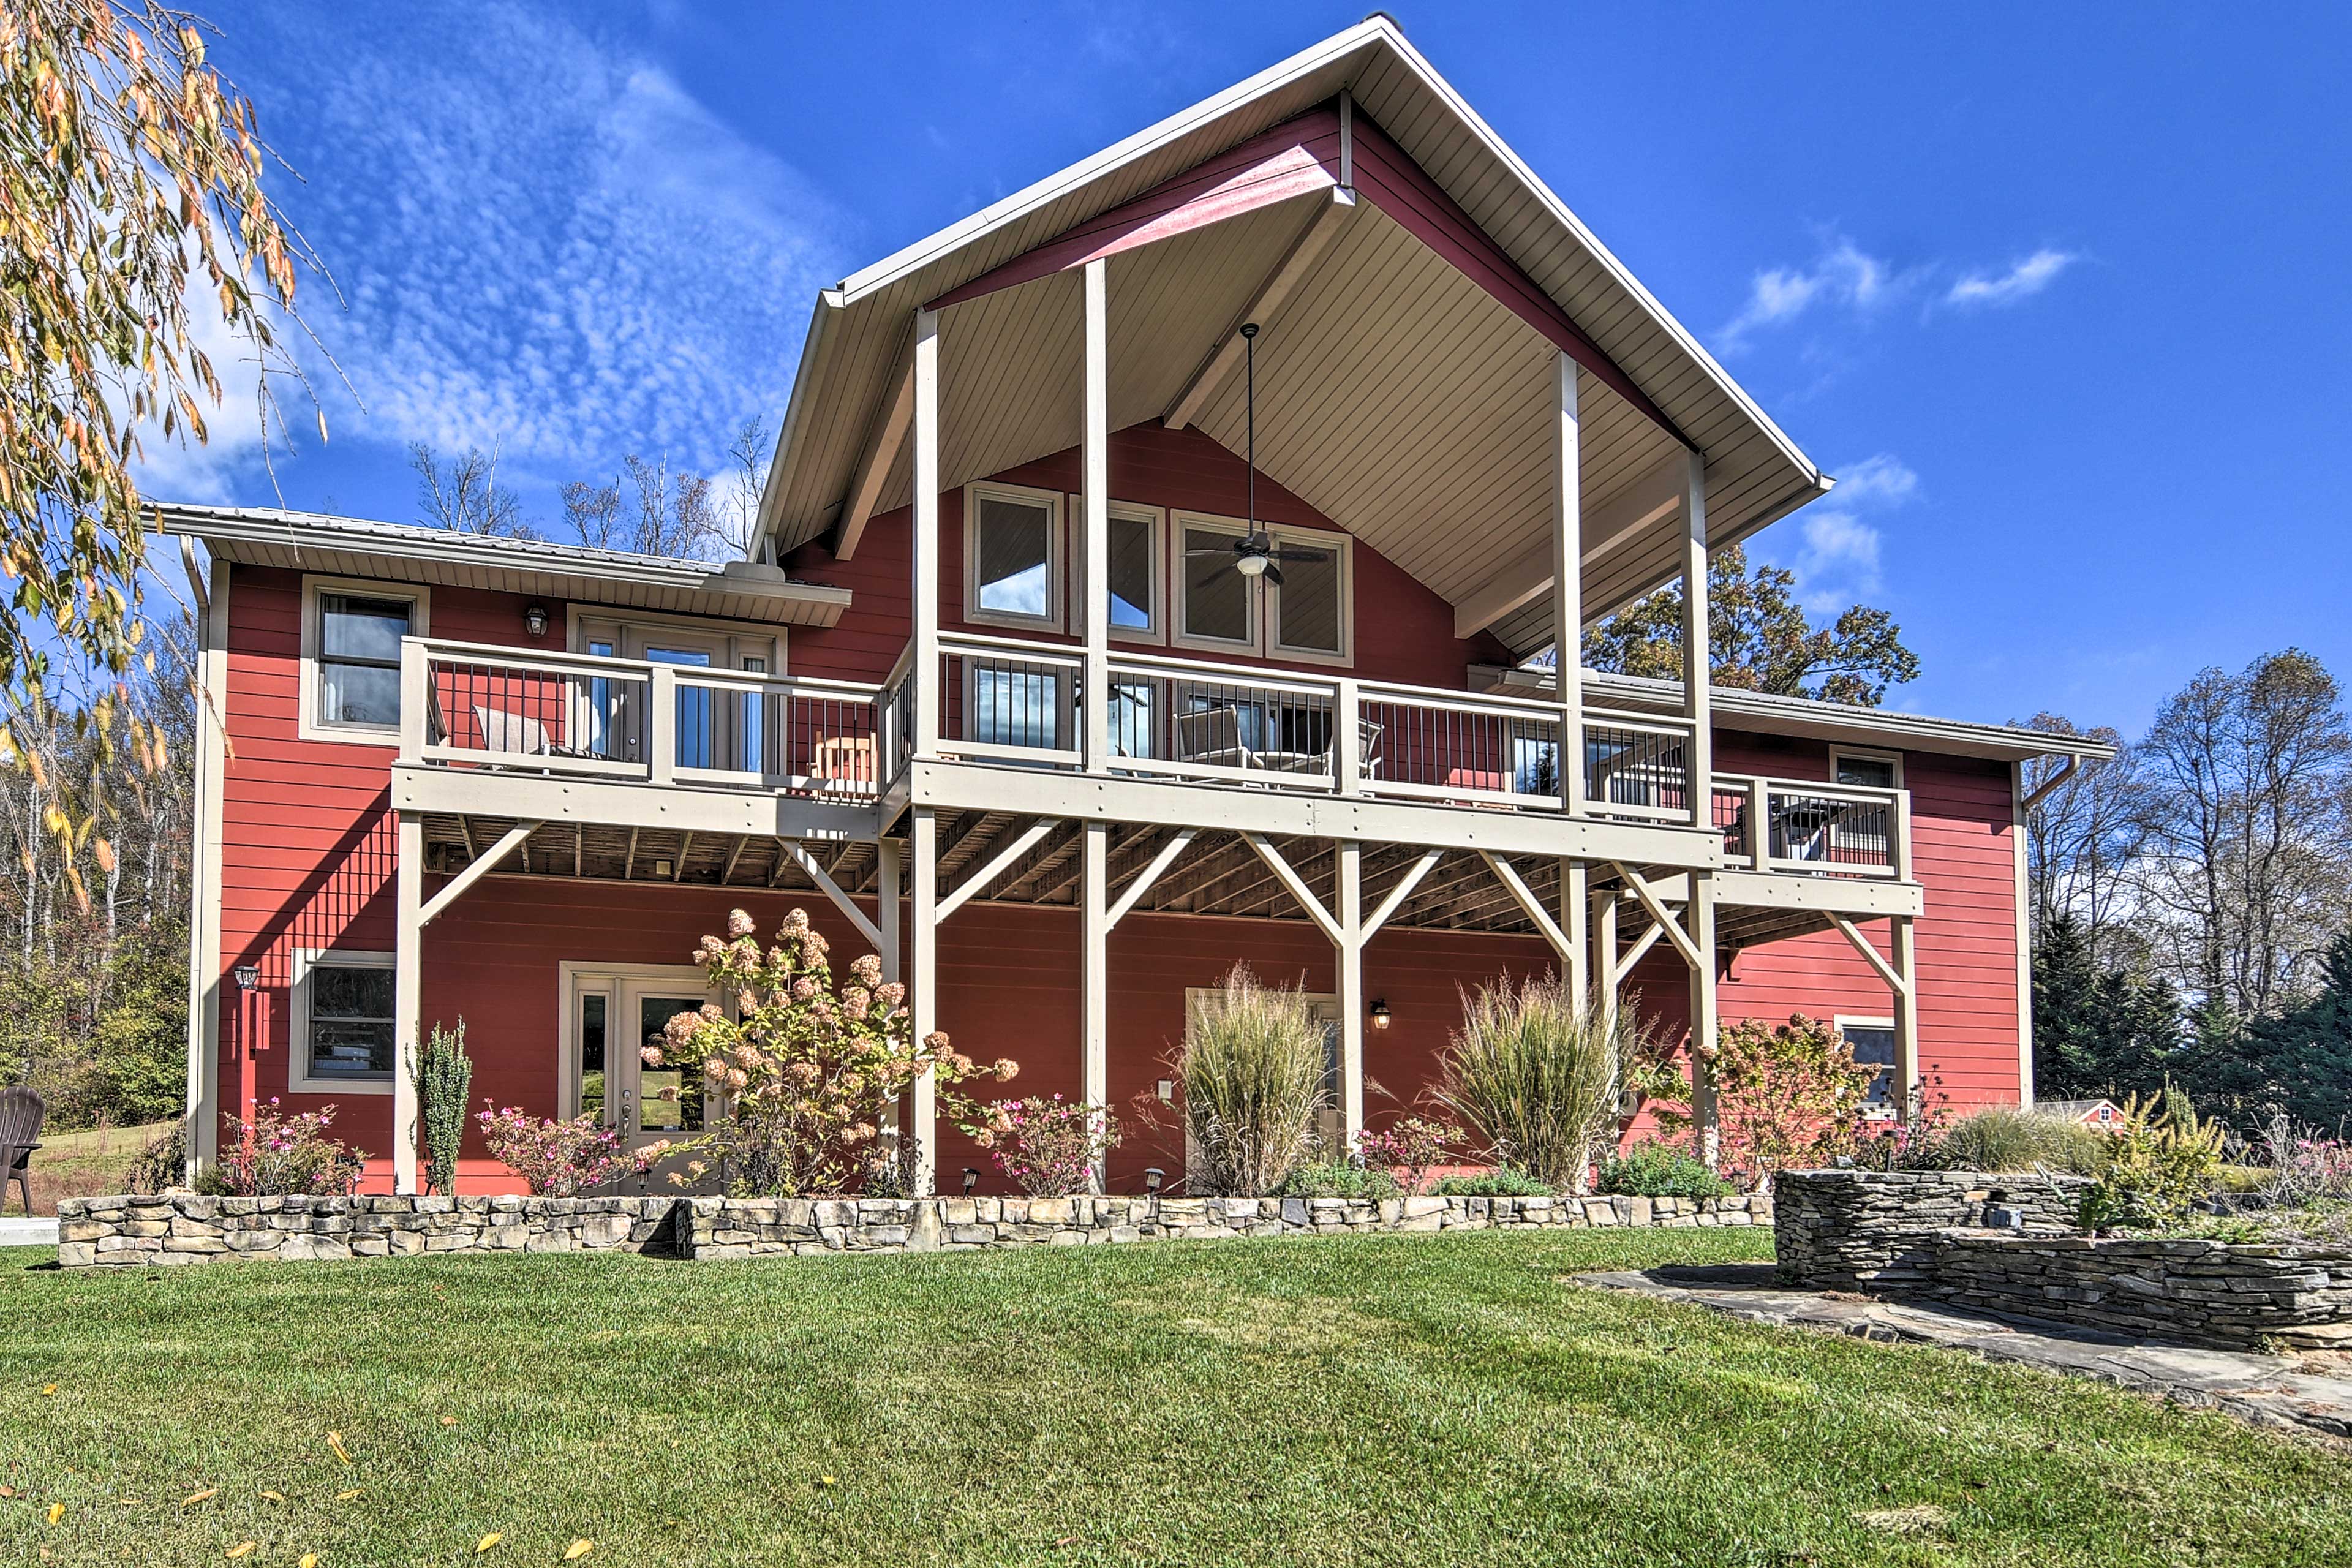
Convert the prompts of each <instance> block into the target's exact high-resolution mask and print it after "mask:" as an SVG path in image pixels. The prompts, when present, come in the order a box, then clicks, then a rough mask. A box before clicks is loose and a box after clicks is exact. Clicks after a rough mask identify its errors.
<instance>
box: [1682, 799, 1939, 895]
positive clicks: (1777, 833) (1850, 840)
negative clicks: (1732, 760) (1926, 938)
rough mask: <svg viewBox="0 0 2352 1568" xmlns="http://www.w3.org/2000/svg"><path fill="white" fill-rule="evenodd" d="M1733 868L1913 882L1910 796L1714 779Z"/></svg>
mask: <svg viewBox="0 0 2352 1568" xmlns="http://www.w3.org/2000/svg"><path fill="white" fill-rule="evenodd" d="M1712 799H1713V806H1712V816H1713V818H1714V822H1715V826H1716V828H1717V831H1718V832H1720V833H1721V834H1722V835H1723V854H1724V859H1725V861H1726V862H1727V864H1730V865H1733V866H1738V867H1742V868H1747V869H1749V870H1761V871H1787V872H1799V873H1803V874H1807V875H1811V876H1817V877H1818V876H1843V877H1886V878H1892V879H1898V880H1899V879H1906V878H1907V877H1909V876H1910V874H1911V796H1910V794H1909V793H1908V792H1907V791H1905V790H1899V789H1873V788H1867V787H1864V786H1862V785H1857V784H1813V783H1808V782H1805V781H1802V780H1796V779H1775V778H1761V777H1753V776H1742V775H1736V774H1728V773H1717V774H1716V775H1715V787H1714V790H1713V792H1712Z"/></svg>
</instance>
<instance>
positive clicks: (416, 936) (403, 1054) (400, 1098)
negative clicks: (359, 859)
mask: <svg viewBox="0 0 2352 1568" xmlns="http://www.w3.org/2000/svg"><path fill="white" fill-rule="evenodd" d="M394 875H395V879H396V880H397V882H398V887H399V896H398V899H397V900H396V903H395V906H394V923H393V1000H392V1016H393V1024H392V1044H393V1051H392V1054H393V1063H392V1185H393V1190H394V1192H398V1193H414V1192H415V1191H416V1079H415V1076H414V1075H413V1074H412V1073H411V1072H410V1070H409V1067H410V1057H411V1055H412V1053H414V1052H415V1051H417V1050H419V1049H421V1048H422V1047H423V1045H424V1041H423V1039H422V1038H421V1037H420V1035H419V1030H420V1029H421V1028H422V1027H423V1019H424V1014H425V926H424V921H423V919H422V916H423V913H424V910H425V818H424V817H422V816H419V815H417V814H416V813H415V812H413V811H404V812H402V813H401V814H400V865H399V868H398V869H397V871H396V872H395V874H394Z"/></svg>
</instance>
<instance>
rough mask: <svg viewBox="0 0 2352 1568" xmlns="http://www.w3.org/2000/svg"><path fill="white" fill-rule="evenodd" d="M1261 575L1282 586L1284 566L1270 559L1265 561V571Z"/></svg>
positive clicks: (1277, 585) (1268, 580)
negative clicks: (1277, 564)
mask: <svg viewBox="0 0 2352 1568" xmlns="http://www.w3.org/2000/svg"><path fill="white" fill-rule="evenodd" d="M1261 575H1263V576H1264V577H1265V580H1266V581H1267V582H1269V583H1271V584H1274V585H1275V586H1276V587H1277V588H1279V587H1281V586H1282V568H1281V567H1279V566H1276V564H1275V563H1273V562H1271V561H1268V562H1267V563H1265V572H1264V573H1263V574H1261Z"/></svg>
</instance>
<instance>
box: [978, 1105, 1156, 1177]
mask: <svg viewBox="0 0 2352 1568" xmlns="http://www.w3.org/2000/svg"><path fill="white" fill-rule="evenodd" d="M964 1131H965V1132H966V1133H967V1134H968V1135H969V1136H970V1137H971V1141H972V1142H975V1143H977V1144H979V1145H980V1146H981V1147H982V1148H983V1149H985V1150H987V1151H988V1152H989V1153H990V1154H992V1156H994V1158H995V1161H996V1168H997V1169H998V1170H999V1171H1002V1172H1003V1173H1004V1174H1005V1176H1006V1177H1007V1178H1008V1179H1009V1180H1010V1181H1011V1182H1012V1183H1013V1185H1014V1186H1017V1187H1019V1188H1020V1189H1021V1190H1022V1191H1023V1192H1024V1193H1027V1194H1029V1195H1030V1196H1032V1197H1039V1198H1062V1197H1068V1196H1069V1195H1070V1194H1073V1193H1084V1192H1090V1191H1092V1190H1093V1188H1094V1185H1095V1167H1096V1166H1097V1163H1100V1161H1101V1160H1102V1158H1103V1156H1104V1155H1106V1154H1108V1152H1110V1151H1111V1150H1113V1149H1116V1148H1117V1147H1118V1141H1119V1126H1118V1119H1117V1118H1116V1117H1114V1116H1112V1115H1111V1113H1110V1110H1109V1108H1108V1107H1107V1106H1100V1105H1089V1104H1087V1102H1086V1101H1084V1100H1064V1099H1063V1098H1062V1097H1061V1096H1060V1095H1058V1094H1055V1095H1038V1096H1033V1097H1030V1098H1028V1099H1024V1100H998V1101H996V1102H995V1103H993V1104H992V1105H990V1106H987V1107H986V1108H985V1109H984V1110H983V1111H982V1116H981V1119H980V1121H978V1122H977V1123H973V1124H969V1125H967V1126H966V1127H965V1128H964Z"/></svg>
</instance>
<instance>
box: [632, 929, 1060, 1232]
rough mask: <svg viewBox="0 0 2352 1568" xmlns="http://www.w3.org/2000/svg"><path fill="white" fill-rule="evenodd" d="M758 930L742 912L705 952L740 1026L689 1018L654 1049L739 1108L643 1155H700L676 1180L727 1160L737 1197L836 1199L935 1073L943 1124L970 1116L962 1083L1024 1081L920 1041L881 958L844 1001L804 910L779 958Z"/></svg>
mask: <svg viewBox="0 0 2352 1568" xmlns="http://www.w3.org/2000/svg"><path fill="white" fill-rule="evenodd" d="M752 930H753V927H752V922H751V916H750V915H748V914H745V913H744V912H743V911H742V910H733V911H731V912H730V913H729V915H728V917H727V935H726V936H725V937H724V938H723V939H722V938H719V937H715V936H706V937H704V938H703V939H702V942H701V945H700V946H699V947H698V948H696V950H695V954H694V956H695V962H697V963H699V964H701V965H702V966H703V970H704V972H705V973H708V974H709V976H710V983H711V984H713V985H714V986H716V987H718V988H719V992H720V993H721V994H723V995H725V996H727V997H729V998H730V999H731V1000H732V1002H733V1004H734V1006H733V1012H732V1016H730V1014H729V1012H727V1011H725V1010H722V1009H720V1008H719V1007H715V1006H705V1007H703V1008H702V1009H701V1010H700V1011H699V1012H696V1013H681V1014H679V1015H677V1016H676V1017H674V1018H672V1019H671V1020H670V1021H669V1025H668V1026H667V1029H666V1031H665V1032H664V1036H663V1039H662V1043H661V1044H660V1045H658V1046H648V1047H646V1050H645V1060H646V1066H648V1067H661V1066H665V1065H677V1066H681V1067H687V1068H694V1067H699V1068H700V1069H701V1071H702V1075H703V1079H704V1081H705V1082H706V1083H707V1084H708V1085H709V1089H710V1092H711V1095H712V1097H713V1098H714V1099H716V1100H725V1101H726V1102H728V1105H729V1109H728V1110H727V1111H726V1112H725V1114H724V1115H723V1116H721V1117H719V1119H718V1121H716V1124H715V1125H714V1126H713V1127H712V1128H711V1130H710V1131H709V1132H707V1133H705V1134H704V1135H703V1136H701V1137H699V1138H695V1139H690V1140H688V1141H686V1142H681V1143H677V1144H656V1145H654V1146H653V1147H652V1148H651V1149H648V1150H647V1151H646V1155H647V1157H648V1158H657V1157H659V1156H661V1155H664V1154H672V1153H685V1154H689V1155H692V1156H695V1157H694V1158H692V1159H690V1160H689V1161H688V1164H687V1166H686V1169H685V1171H684V1172H681V1173H672V1175H671V1178H670V1179H671V1180H672V1181H673V1182H677V1183H679V1184H684V1183H685V1182H686V1181H688V1180H689V1179H693V1178H698V1177H699V1176H701V1175H703V1174H704V1173H707V1172H708V1171H709V1169H710V1163H711V1161H710V1158H706V1157H705V1156H709V1157H715V1158H716V1159H718V1160H719V1161H722V1162H724V1163H725V1167H726V1171H727V1174H728V1180H729V1184H730V1187H731V1189H732V1190H733V1191H734V1192H735V1193H736V1194H738V1195H739V1196H745V1197H801V1196H804V1195H806V1194H811V1193H829V1192H839V1191H841V1190H842V1188H843V1187H844V1186H845V1184H846V1183H847V1181H848V1178H849V1177H850V1176H851V1174H852V1173H856V1172H859V1171H861V1170H864V1169H866V1168H867V1167H868V1165H869V1164H870V1163H871V1160H872V1155H873V1152H874V1145H875V1144H876V1142H877V1140H879V1139H880V1138H881V1136H882V1132H883V1124H884V1122H885V1121H886V1120H887V1117H888V1116H889V1114H890V1110H891V1105H892V1102H893V1100H895V1099H896V1097H897V1096H898V1093H899V1092H900V1091H901V1090H903V1089H906V1088H907V1087H908V1085H910V1084H912V1083H913V1082H914V1081H915V1079H918V1078H919V1077H921V1076H922V1075H923V1074H924V1073H926V1072H928V1073H929V1074H930V1075H931V1077H932V1081H933V1082H934V1083H935V1084H936V1086H937V1092H938V1104H939V1110H940V1114H941V1115H944V1116H958V1115H969V1114H971V1112H972V1110H973V1109H974V1108H973V1106H972V1104H971V1100H969V1099H967V1098H965V1097H964V1096H962V1095H961V1094H959V1093H958V1092H957V1091H956V1086H957V1085H958V1084H959V1083H961V1082H962V1081H963V1080H965V1079H972V1078H986V1079H997V1080H999V1081H1003V1080H1004V1079H1010V1078H1012V1077H1013V1074H1014V1073H1016V1072H1018V1071H1019V1070H1020V1069H1019V1068H1017V1067H1016V1066H1014V1064H1013V1063H1012V1062H1010V1061H1007V1060H1004V1059H1002V1058H1000V1059H998V1060H997V1061H995V1062H993V1063H990V1064H988V1065H985V1066H982V1065H980V1064H976V1063H974V1062H973V1061H972V1059H971V1058H970V1057H967V1056H962V1055H960V1054H959V1053H957V1052H956V1051H955V1050H953V1049H952V1048H951V1047H950V1044H949V1041H948V1037H947V1036H945V1035H944V1034H940V1033H938V1032H936V1031H934V1032H933V1033H932V1034H930V1035H929V1036H928V1037H925V1038H923V1039H921V1040H916V1039H914V1038H912V1036H913V1033H914V1025H913V1018H912V1016H910V1015H909V1014H908V1011H907V1007H906V1000H907V988H906V987H905V986H903V985H900V984H896V983H895V982H894V983H891V984H884V983H883V980H882V961H881V960H880V959H878V958H877V957H875V956H874V955H873V954H871V953H868V954H867V955H866V956H865V957H863V958H860V959H859V960H857V962H856V963H853V964H851V965H850V966H849V975H848V978H847V979H846V981H845V982H844V983H843V984H842V985H841V986H840V988H839V990H838V991H837V992H836V990H835V986H834V979H833V966H832V963H830V961H829V959H828V957H827V953H828V952H829V948H828V946H827V944H826V942H825V940H824V937H822V936H820V935H819V934H818V933H817V932H816V931H815V930H814V928H813V927H811V925H810V924H809V918H808V913H807V911H806V910H793V911H792V912H791V913H790V914H788V915H786V916H785V917H784V921H783V925H782V928H781V929H780V930H779V931H777V932H776V941H775V944H774V945H773V946H772V947H768V948H764V949H763V948H762V947H761V945H760V942H759V939H758V938H757V937H755V936H753V935H752ZM913 1152H914V1151H913V1150H912V1149H911V1148H909V1149H907V1150H904V1151H902V1154H904V1155H905V1156H906V1157H909V1158H911V1157H912V1154H913Z"/></svg>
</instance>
